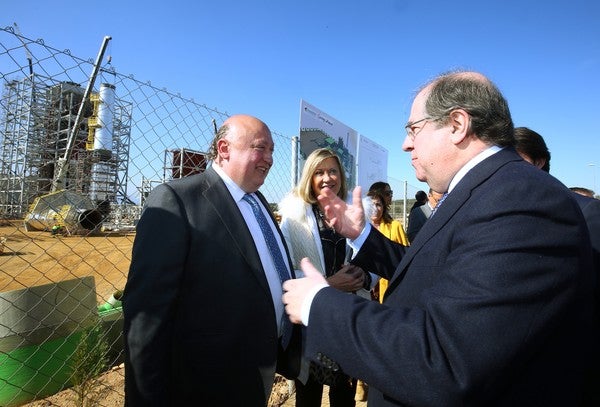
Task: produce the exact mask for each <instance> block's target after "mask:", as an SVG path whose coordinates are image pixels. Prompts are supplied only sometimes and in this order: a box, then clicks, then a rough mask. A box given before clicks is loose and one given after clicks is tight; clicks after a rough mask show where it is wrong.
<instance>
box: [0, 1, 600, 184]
mask: <svg viewBox="0 0 600 407" xmlns="http://www.w3.org/2000/svg"><path fill="white" fill-rule="evenodd" d="M544 3H546V2H542V1H539V0H536V1H532V0H503V1H485V0H478V1H471V0H467V1H461V0H458V1H452V2H449V1H444V0H413V1H406V0H376V1H373V0H371V1H352V0H346V1H326V0H303V1H301V2H300V1H291V0H290V1H285V0H280V1H266V0H265V1H242V0H214V1H210V2H207V1H203V0H190V1H178V0H172V1H168V2H155V1H146V2H131V1H130V2H128V1H126V0H119V1H113V0H107V1H103V2H81V1H71V0H65V1H60V0H59V1H54V2H49V1H45V0H44V1H41V0H37V1H30V2H18V1H6V0H5V1H4V4H3V7H2V9H3V13H2V14H3V17H2V18H0V24H2V26H3V27H6V26H10V25H12V24H13V22H16V23H17V24H18V25H19V28H20V30H21V32H22V34H23V35H24V36H26V37H29V38H35V39H36V38H42V39H44V41H45V42H46V43H47V44H49V45H51V46H53V47H55V48H57V49H65V48H68V49H70V50H71V52H72V53H73V54H74V55H76V56H79V57H81V58H93V57H95V56H96V54H97V52H98V49H99V47H100V44H101V42H102V38H103V37H104V36H105V35H110V36H112V41H111V42H110V45H109V47H108V50H107V54H109V55H111V56H112V64H113V66H114V67H115V69H116V70H117V71H118V72H120V73H123V74H130V73H131V74H133V75H134V76H135V77H136V78H137V79H140V80H144V81H146V80H150V81H151V82H152V84H153V85H155V86H157V87H160V88H162V87H164V88H167V89H169V90H170V91H172V92H175V93H180V94H181V95H182V96H185V97H189V98H193V99H194V100H196V101H197V102H200V103H203V104H206V105H207V106H209V107H215V108H216V109H218V110H220V111H225V112H228V113H230V114H234V113H249V114H252V115H255V116H258V117H260V118H261V119H263V120H264V121H265V122H266V123H267V124H268V125H269V126H270V127H271V129H272V130H274V131H276V132H278V133H281V134H283V135H286V136H290V137H291V136H294V135H297V134H298V126H299V106H300V99H304V100H306V101H307V102H309V103H310V104H312V105H314V106H316V107H318V108H319V109H321V110H322V111H324V112H326V113H328V114H329V115H331V116H333V117H335V118H336V119H338V120H339V121H341V122H343V123H345V124H346V125H348V126H349V127H352V128H353V129H355V130H356V131H358V132H359V133H361V134H364V135H365V136H367V137H369V138H371V139H372V140H374V141H375V142H377V143H378V144H381V145H382V146H384V147H385V148H387V149H388V150H389V166H388V176H389V177H391V178H393V179H395V180H407V181H408V183H409V184H410V185H412V186H419V187H424V185H422V184H420V183H419V182H418V181H417V180H416V179H415V177H414V171H413V169H412V167H411V165H410V160H409V155H408V154H406V153H404V152H402V149H401V145H402V141H403V138H404V134H405V133H404V130H403V126H404V123H405V122H406V120H407V118H408V114H409V111H410V104H411V101H412V97H413V96H414V91H415V90H416V89H417V88H418V87H419V86H420V85H422V84H423V83H424V82H426V81H427V80H429V79H431V78H432V77H434V76H435V75H436V74H438V73H441V72H444V71H448V70H451V69H455V68H467V69H473V70H477V71H480V72H482V73H484V74H486V75H487V76H489V77H490V78H491V79H492V80H493V81H494V82H495V83H496V84H497V85H498V87H499V88H500V89H501V90H502V92H503V93H504V95H505V96H506V98H507V99H508V101H509V105H510V107H511V112H512V114H513V120H514V122H515V125H516V126H527V127H530V128H532V129H533V130H536V131H537V132H539V133H540V134H542V136H543V137H544V138H545V139H546V142H547V144H548V146H549V148H550V151H551V153H552V162H551V173H552V174H553V175H554V176H555V177H557V178H558V179H560V180H561V181H562V182H563V183H565V184H566V185H567V186H575V185H577V186H584V187H587V188H591V189H594V190H595V191H596V192H597V193H599V192H600V191H599V190H600V168H598V167H600V131H599V124H598V123H599V120H598V117H599V116H600V2H598V1H597V0H571V1H566V0H555V1H552V2H547V3H549V4H547V5H546V4H544ZM590 164H593V165H590Z"/></svg>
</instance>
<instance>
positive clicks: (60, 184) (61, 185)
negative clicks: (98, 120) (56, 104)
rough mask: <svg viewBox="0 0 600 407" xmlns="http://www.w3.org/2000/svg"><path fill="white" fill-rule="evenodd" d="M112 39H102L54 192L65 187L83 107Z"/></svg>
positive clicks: (56, 171)
mask: <svg viewBox="0 0 600 407" xmlns="http://www.w3.org/2000/svg"><path fill="white" fill-rule="evenodd" d="M111 39H112V38H111V37H109V36H105V37H104V39H103V41H102V45H101V46H100V51H99V52H98V56H97V57H96V62H95V63H94V67H93V68H92V73H91V74H90V80H89V81H88V84H87V87H86V88H85V92H84V93H83V98H82V99H81V104H80V105H79V110H78V111H77V117H76V118H75V124H74V125H73V127H71V131H70V133H69V137H68V139H67V146H66V149H65V154H64V155H63V156H62V157H60V158H59V159H58V161H57V163H56V168H55V169H54V178H53V180H52V192H56V191H58V190H60V189H64V187H65V185H64V184H65V177H66V175H67V169H68V166H69V159H70V158H71V153H72V152H73V146H74V145H75V138H76V137H77V133H78V131H79V126H80V124H81V121H82V120H83V109H84V106H85V102H86V101H87V100H88V99H89V98H90V94H91V93H92V89H93V88H94V82H95V81H96V76H97V75H98V71H99V70H100V64H101V63H102V58H103V57H104V52H105V51H106V47H107V46H108V42H109V41H110V40H111Z"/></svg>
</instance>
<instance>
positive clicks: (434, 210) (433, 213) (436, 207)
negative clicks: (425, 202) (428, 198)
mask: <svg viewBox="0 0 600 407" xmlns="http://www.w3.org/2000/svg"><path fill="white" fill-rule="evenodd" d="M447 196H448V192H444V195H442V197H441V198H440V200H439V201H438V202H437V204H435V208H433V210H432V211H431V215H430V216H429V217H430V218H431V217H432V216H433V215H435V212H436V211H437V210H438V208H439V207H440V206H442V203H443V202H444V200H445V199H446V197H447Z"/></svg>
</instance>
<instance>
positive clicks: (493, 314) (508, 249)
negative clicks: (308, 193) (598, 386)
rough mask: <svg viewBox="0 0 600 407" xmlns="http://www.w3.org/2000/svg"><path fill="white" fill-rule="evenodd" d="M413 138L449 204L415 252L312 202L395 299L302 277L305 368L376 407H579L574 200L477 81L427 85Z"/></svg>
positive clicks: (412, 149) (414, 151) (423, 174)
mask: <svg viewBox="0 0 600 407" xmlns="http://www.w3.org/2000/svg"><path fill="white" fill-rule="evenodd" d="M406 131H407V135H406V137H405V139H404V143H403V146H402V148H403V150H404V151H406V152H408V153H410V157H411V161H412V165H413V167H414V168H415V172H416V176H417V178H418V179H419V180H420V181H423V182H427V184H429V186H430V187H431V188H432V189H433V190H434V191H446V193H445V194H444V195H443V197H442V198H441V199H440V202H439V203H438V205H437V207H436V209H435V211H434V213H433V215H432V217H431V218H430V219H429V220H428V221H427V222H426V223H425V225H424V226H423V228H422V229H421V231H420V232H419V236H418V238H417V239H416V240H415V242H413V243H412V244H411V246H410V247H404V246H400V245H397V244H395V243H393V242H391V241H389V240H388V239H386V238H385V237H383V236H382V235H381V234H380V233H378V232H377V231H376V230H374V229H373V228H371V226H370V225H369V224H368V223H366V222H365V220H364V215H363V209H362V202H361V199H360V188H357V189H356V190H355V191H354V194H353V204H352V205H348V204H346V203H345V202H343V201H342V200H341V199H339V198H336V197H334V196H333V194H328V193H323V194H322V195H321V196H319V201H320V203H321V204H322V205H323V207H324V208H325V213H326V216H327V218H328V219H329V220H330V223H331V225H332V226H333V227H335V229H336V231H338V232H339V233H341V234H342V235H344V236H347V237H348V238H349V239H350V244H351V245H352V246H353V247H354V249H355V250H356V251H357V253H356V257H355V258H354V259H353V260H352V262H353V263H355V264H357V265H359V266H360V267H362V268H363V269H365V270H370V271H373V272H375V273H377V274H379V275H381V276H382V277H384V278H388V279H390V284H389V288H388V291H387V293H386V296H385V298H384V302H383V304H377V303H376V302H374V301H370V302H369V301H364V300H362V299H360V298H357V296H348V295H345V294H344V293H340V292H337V291H336V290H334V289H332V288H331V287H328V286H327V284H326V282H325V281H324V280H323V279H322V277H321V275H320V274H318V273H315V272H314V268H313V267H312V265H311V264H310V262H307V261H304V263H303V265H302V269H303V271H304V273H305V276H306V277H305V278H303V279H300V280H290V281H288V282H286V283H285V284H284V290H285V291H286V293H285V294H284V296H283V301H284V303H285V304H286V311H287V313H288V314H289V315H290V319H291V320H292V322H296V323H302V324H304V325H306V335H305V340H306V342H305V345H306V347H305V355H306V356H307V357H311V358H313V359H315V360H318V361H325V362H326V361H328V360H335V361H336V362H337V363H338V364H339V366H340V368H341V369H343V370H344V371H345V372H347V373H348V374H350V375H352V376H353V377H357V378H360V379H362V380H364V381H365V382H367V383H369V386H370V391H369V401H368V403H369V407H378V406H399V405H411V406H425V405H427V406H464V405H470V406H573V405H578V403H579V401H580V399H581V394H582V379H583V368H584V365H585V361H586V354H587V352H588V351H589V349H590V345H591V344H590V340H589V334H588V332H589V329H590V326H591V323H592V310H593V306H592V299H593V296H592V287H593V284H592V274H591V273H590V270H591V261H592V260H591V248H590V241H589V236H588V233H587V232H586V228H585V225H584V222H583V217H582V215H581V212H580V211H579V209H578V207H577V204H576V203H575V201H574V200H573V198H572V195H571V193H570V191H569V190H568V189H567V188H566V187H565V186H564V185H562V184H561V183H560V182H559V181H557V180H556V179H555V178H553V177H552V176H550V175H549V174H547V173H544V172H542V171H538V170H537V169H536V168H535V167H533V166H532V165H529V164H528V163H526V162H524V161H523V160H522V159H521V158H520V157H519V155H518V154H517V153H516V151H515V150H514V149H513V148H512V147H511V146H512V144H513V142H514V129H513V122H512V119H511V115H510V111H509V109H508V104H507V102H506V100H505V99H504V97H503V96H502V94H501V93H500V91H499V90H498V89H497V88H496V86H495V85H494V84H493V83H492V82H491V81H490V80H489V79H487V78H486V77H485V76H483V75H481V74H479V73H476V72H454V73H450V74H445V75H442V76H440V77H438V78H436V79H434V80H433V81H432V82H430V83H428V84H427V85H425V87H423V88H422V89H421V90H420V92H419V93H418V94H417V96H416V98H415V100H414V102H413V105H412V109H411V112H410V117H409V121H408V123H407V125H406ZM523 197H526V198H523ZM356 355H360V357H356Z"/></svg>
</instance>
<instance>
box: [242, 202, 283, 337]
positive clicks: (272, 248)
mask: <svg viewBox="0 0 600 407" xmlns="http://www.w3.org/2000/svg"><path fill="white" fill-rule="evenodd" d="M242 199H243V200H244V201H246V202H248V203H249V204H250V207H251V208H252V212H254V216H255V217H256V220H257V222H258V225H259V226H260V230H261V231H262V234H263V236H264V238H265V242H266V243H267V247H268V248H269V254H270V255H271V258H272V259H273V264H275V268H276V269H277V274H278V275H279V280H280V281H281V284H283V282H284V281H286V280H289V279H290V274H289V273H288V269H287V267H286V266H285V261H284V260H283V256H282V254H281V250H279V245H278V244H277V240H276V239H275V235H274V234H273V229H271V225H270V224H269V221H267V217H266V216H265V214H264V213H263V211H262V209H261V208H260V206H259V204H258V202H256V199H254V197H253V196H252V195H250V194H246V195H244V198H242ZM281 326H282V337H281V345H282V346H283V348H284V349H285V348H287V345H288V344H289V342H290V336H291V333H292V323H291V322H290V320H289V318H288V316H287V314H286V313H285V310H284V312H283V315H282V321H281Z"/></svg>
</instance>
